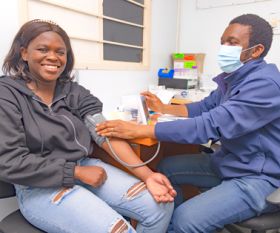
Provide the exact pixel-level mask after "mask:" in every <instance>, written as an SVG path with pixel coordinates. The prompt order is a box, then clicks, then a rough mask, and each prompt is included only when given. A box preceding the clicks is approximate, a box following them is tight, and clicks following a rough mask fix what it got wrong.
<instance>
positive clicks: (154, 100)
mask: <svg viewBox="0 0 280 233" xmlns="http://www.w3.org/2000/svg"><path fill="white" fill-rule="evenodd" d="M141 95H143V96H145V98H146V103H147V106H148V107H149V108H150V109H151V110H153V111H155V112H160V113H163V109H164V104H163V103H162V102H161V100H160V99H159V98H158V97H157V96H156V95H154V94H152V93H151V92H149V91H145V92H142V93H141Z"/></svg>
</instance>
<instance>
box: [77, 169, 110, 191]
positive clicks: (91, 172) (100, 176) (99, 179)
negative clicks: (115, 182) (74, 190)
mask: <svg viewBox="0 0 280 233" xmlns="http://www.w3.org/2000/svg"><path fill="white" fill-rule="evenodd" d="M74 176H75V178H76V179H78V180H80V181H81V182H83V183H85V184H88V185H91V186H92V187H95V188H97V187H98V186H100V185H102V184H103V183H105V181H106V179H107V173H106V171H105V170H104V169H103V168H102V167H98V166H76V167H75V171H74Z"/></svg>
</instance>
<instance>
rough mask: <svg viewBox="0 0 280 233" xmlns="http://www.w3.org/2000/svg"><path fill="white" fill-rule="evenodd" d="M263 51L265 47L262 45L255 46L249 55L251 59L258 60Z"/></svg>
mask: <svg viewBox="0 0 280 233" xmlns="http://www.w3.org/2000/svg"><path fill="white" fill-rule="evenodd" d="M264 49H265V47H264V46H263V45H262V44H259V45H257V46H256V47H255V48H254V52H253V53H252V55H251V56H252V58H254V59H257V58H259V57H260V56H261V55H262V53H263V52H264Z"/></svg>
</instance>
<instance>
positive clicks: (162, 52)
mask: <svg viewBox="0 0 280 233" xmlns="http://www.w3.org/2000/svg"><path fill="white" fill-rule="evenodd" d="M163 1H164V4H163ZM176 8H177V1H174V0H153V1H152V16H151V17H152V28H151V66H150V70H147V71H104V70H83V71H79V74H80V75H79V82H80V83H81V84H82V85H84V86H86V87H87V88H89V89H90V90H91V91H92V93H93V94H94V95H96V96H97V97H99V98H100V99H101V100H102V101H103V103H104V111H105V112H108V111H112V110H115V108H116V107H117V106H118V105H120V98H121V96H122V95H128V94H135V93H139V92H141V91H143V90H147V88H148V85H149V84H157V72H158V69H159V68H162V67H170V65H171V61H170V59H169V58H170V56H171V53H172V52H173V51H175V40H176V36H175V35H176Z"/></svg>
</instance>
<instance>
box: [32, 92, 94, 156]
mask: <svg viewBox="0 0 280 233" xmlns="http://www.w3.org/2000/svg"><path fill="white" fill-rule="evenodd" d="M65 96H66V95H64V96H62V97H61V98H59V99H57V100H56V101H55V102H52V103H51V104H50V105H46V104H45V103H44V102H42V101H40V100H38V99H36V98H35V97H32V98H33V99H34V100H36V101H37V102H40V103H42V104H44V105H45V106H47V107H48V109H49V113H50V115H51V116H61V117H63V118H65V119H66V120H67V121H68V122H69V123H70V125H71V127H72V129H73V132H74V140H75V142H76V143H77V145H78V146H80V147H81V148H82V149H83V150H84V151H85V152H86V156H88V154H89V153H88V149H87V148H86V147H85V146H83V145H82V144H81V143H80V142H79V140H78V139H77V131H76V128H75V125H74V123H73V122H72V120H71V119H70V118H69V117H67V116H65V115H55V114H54V112H53V110H52V105H53V104H54V103H56V102H57V101H59V100H61V99H63V98H64V97H65Z"/></svg>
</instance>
